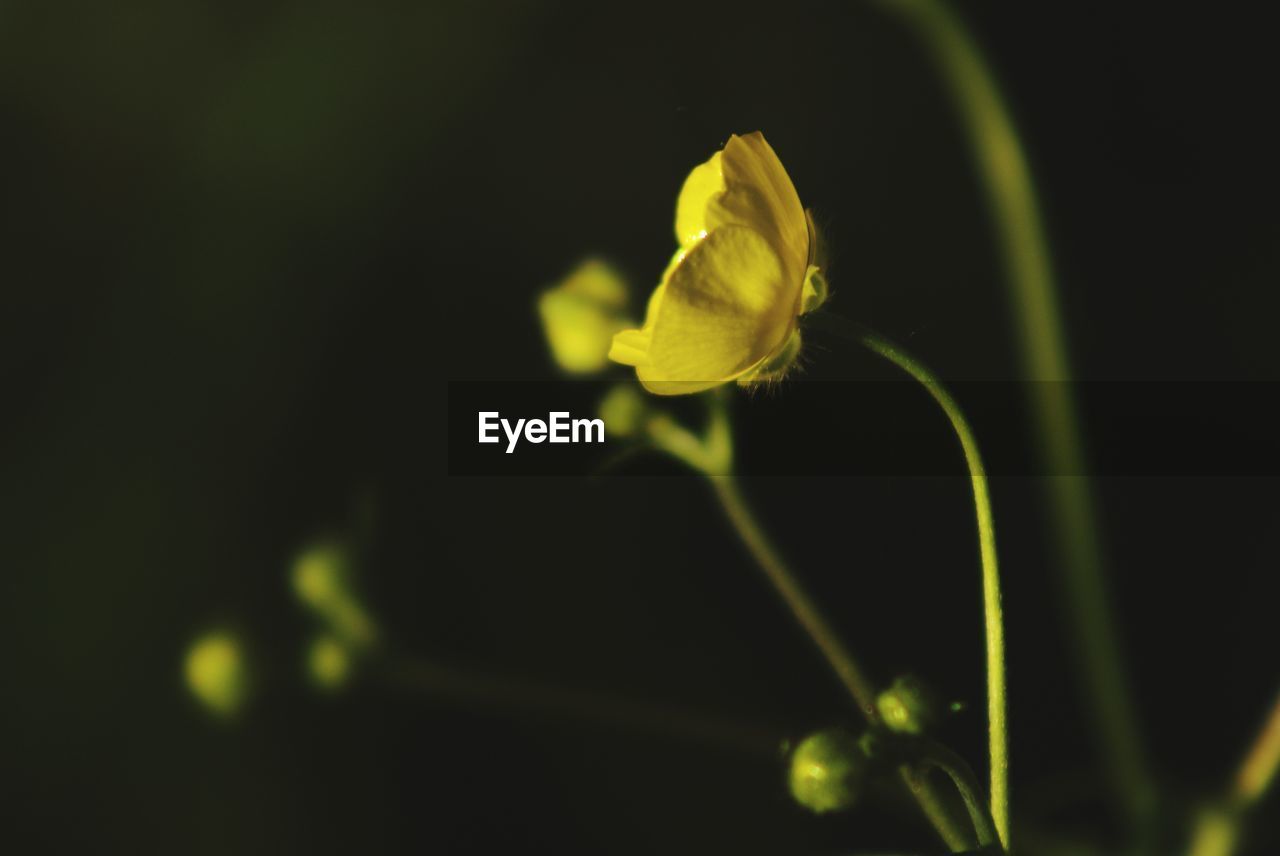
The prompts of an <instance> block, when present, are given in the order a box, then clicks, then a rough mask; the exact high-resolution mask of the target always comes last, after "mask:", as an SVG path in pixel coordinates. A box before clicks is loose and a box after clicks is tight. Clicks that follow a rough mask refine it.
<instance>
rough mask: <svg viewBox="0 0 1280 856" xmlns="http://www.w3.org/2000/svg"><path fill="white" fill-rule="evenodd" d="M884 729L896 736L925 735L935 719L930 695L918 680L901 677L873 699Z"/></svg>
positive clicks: (935, 714)
mask: <svg viewBox="0 0 1280 856" xmlns="http://www.w3.org/2000/svg"><path fill="white" fill-rule="evenodd" d="M876 709H877V710H878V711H879V712H880V718H881V719H883V720H884V725H885V728H887V729H889V730H890V731H894V732H897V733H898V734H915V735H918V734H924V733H925V732H926V731H929V730H930V729H931V728H933V725H934V723H935V722H937V719H938V705H937V701H936V699H935V698H934V696H933V693H932V692H931V691H930V690H929V688H928V687H926V686H925V685H924V684H923V683H922V682H921V681H920V680H919V679H918V678H916V677H913V676H911V675H904V676H902V677H900V678H898V679H897V680H895V681H894V682H893V685H892V686H891V687H889V689H887V690H885V691H884V692H882V693H880V695H879V696H877V697H876Z"/></svg>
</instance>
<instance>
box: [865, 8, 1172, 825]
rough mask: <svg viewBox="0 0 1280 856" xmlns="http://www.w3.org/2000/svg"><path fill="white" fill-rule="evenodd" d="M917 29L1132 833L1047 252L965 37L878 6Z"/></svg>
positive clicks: (1108, 634) (1136, 775)
mask: <svg viewBox="0 0 1280 856" xmlns="http://www.w3.org/2000/svg"><path fill="white" fill-rule="evenodd" d="M881 5H882V6H883V7H884V8H885V9H886V10H888V11H890V12H892V13H893V14H895V15H898V16H900V17H901V18H902V19H903V20H904V21H905V22H906V23H908V24H909V25H910V26H911V27H913V28H914V29H915V30H916V32H917V33H918V35H919V36H920V38H921V40H922V41H923V42H924V44H925V46H926V47H927V48H928V50H929V52H930V54H931V55H932V58H933V59H934V61H935V62H936V63H937V64H938V66H939V68H940V69H941V71H942V72H943V77H944V78H945V80H946V83H947V85H948V86H949V88H950V92H951V96H952V99H953V100H954V102H955V105H956V108H957V110H958V112H959V113H960V117H961V119H962V121H963V123H964V126H965V130H966V131H967V133H968V136H969V142H970V147H971V149H972V151H973V155H974V158H975V160H976V162H977V166H978V168H979V171H980V174H981V176H982V179H983V186H984V188H985V190H986V194H987V202H988V207H989V209H990V211H991V215H992V218H993V221H994V225H995V227H996V232H997V239H998V244H999V250H1000V253H1001V255H1002V257H1003V260H1004V267H1005V269H1006V272H1007V275H1008V279H1009V284H1010V289H1011V291H1010V296H1011V298H1012V301H1013V305H1014V309H1015V314H1016V317H1017V319H1018V342H1019V347H1020V350H1021V353H1022V362H1023V367H1024V373H1025V375H1026V376H1027V377H1028V378H1029V379H1031V380H1032V381H1036V383H1034V384H1033V385H1032V386H1033V393H1032V395H1033V405H1034V412H1035V418H1036V422H1037V426H1038V430H1039V432H1040V434H1041V436H1042V438H1043V446H1042V455H1043V457H1044V459H1045V462H1046V464H1047V466H1048V471H1049V472H1052V473H1056V474H1058V477H1056V478H1051V479H1048V480H1047V483H1046V489H1047V491H1048V499H1049V503H1050V507H1051V509H1052V512H1053V513H1052V520H1053V525H1054V532H1055V540H1056V543H1057V545H1058V551H1059V554H1060V555H1061V556H1062V562H1063V570H1064V573H1065V579H1064V582H1065V590H1066V593H1067V605H1068V609H1069V610H1070V612H1071V614H1072V616H1073V618H1074V621H1075V624H1076V627H1077V632H1076V633H1075V634H1074V639H1075V642H1076V645H1077V660H1078V662H1079V663H1080V666H1081V669H1082V673H1083V680H1084V683H1085V686H1086V687H1087V688H1088V690H1089V698H1090V700H1091V701H1092V703H1093V705H1094V718H1095V724H1096V727H1097V729H1098V732H1099V734H1100V736H1101V738H1102V741H1103V750H1104V753H1103V754H1104V757H1105V758H1106V759H1107V761H1108V764H1109V769H1110V770H1111V774H1112V779H1113V788H1114V789H1115V791H1116V793H1117V795H1118V796H1119V798H1120V799H1121V800H1122V802H1123V804H1124V805H1125V806H1126V808H1127V810H1128V811H1129V813H1130V817H1131V820H1132V822H1133V823H1134V825H1135V827H1141V826H1143V825H1145V824H1146V823H1147V821H1148V819H1149V818H1150V815H1151V811H1152V806H1153V800H1154V787H1153V785H1152V783H1151V779H1150V776H1149V774H1148V771H1147V766H1146V762H1145V760H1144V758H1143V751H1142V745H1141V742H1140V739H1139V738H1140V732H1139V730H1138V725H1137V717H1136V715H1135V713H1134V709H1133V704H1132V701H1131V699H1130V697H1129V692H1128V684H1127V682H1126V680H1125V672H1124V668H1123V664H1122V661H1121V659H1120V656H1119V654H1118V652H1119V644H1118V641H1117V639H1116V635H1115V631H1114V621H1113V618H1112V614H1111V612H1112V610H1111V606H1110V603H1109V600H1108V596H1107V591H1106V586H1105V584H1104V568H1103V560H1102V555H1101V547H1100V542H1099V536H1098V524H1097V519H1096V514H1095V511H1094V502H1093V496H1092V492H1091V488H1090V486H1089V483H1088V480H1087V479H1086V478H1085V477H1084V475H1083V473H1084V452H1083V443H1082V441H1081V437H1080V429H1079V420H1078V417H1077V415H1076V405H1075V401H1074V397H1073V395H1072V393H1071V390H1070V388H1069V386H1068V384H1069V382H1070V379H1071V369H1070V363H1069V360H1068V356H1067V347H1066V342H1065V334H1064V332H1063V324H1062V319H1061V312H1060V309H1059V305H1058V288H1057V285H1056V283H1055V280H1054V275H1053V266H1052V263H1051V260H1050V253H1049V242H1048V239H1047V237H1046V234H1045V228H1044V223H1043V221H1042V219H1041V216H1040V209H1039V205H1038V203H1037V199H1036V191H1035V183H1034V181H1033V180H1032V176H1031V169H1030V166H1029V165H1028V162H1027V157H1026V153H1025V152H1024V150H1023V147H1022V142H1021V140H1020V139H1019V138H1018V133H1017V129H1016V127H1015V126H1014V123H1013V119H1012V117H1011V115H1010V111H1009V108H1008V106H1007V105H1006V103H1005V101H1004V98H1003V97H1002V95H1001V93H1000V89H999V86H998V85H997V83H996V80H995V76H994V75H993V74H992V72H991V69H990V68H989V67H988V65H987V63H986V61H985V60H984V58H983V56H982V54H981V52H980V51H979V49H978V47H977V46H976V45H975V44H974V41H973V38H972V36H971V35H970V34H969V32H968V31H967V29H966V28H965V26H964V24H963V22H962V21H961V20H960V19H959V18H958V17H957V16H956V14H955V13H954V11H952V9H951V8H950V7H949V5H948V4H946V3H944V2H941V0H881Z"/></svg>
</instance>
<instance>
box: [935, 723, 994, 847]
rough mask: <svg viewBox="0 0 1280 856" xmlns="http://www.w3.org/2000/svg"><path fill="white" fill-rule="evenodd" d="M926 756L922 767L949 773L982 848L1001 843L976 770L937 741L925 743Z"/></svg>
mask: <svg viewBox="0 0 1280 856" xmlns="http://www.w3.org/2000/svg"><path fill="white" fill-rule="evenodd" d="M921 745H923V747H924V754H923V756H922V757H921V758H920V763H922V764H924V765H925V766H928V767H934V768H936V769H939V770H941V771H942V772H944V773H946V774H947V776H948V777H950V779H951V781H952V783H953V784H954V785H955V786H956V790H957V791H959V792H960V798H961V799H962V800H964V807H965V809H967V810H968V812H969V820H970V821H971V822H972V823H973V831H974V832H975V833H976V834H977V836H978V846H979V847H987V846H989V845H991V844H995V843H996V841H997V837H996V830H995V827H994V826H993V825H992V820H991V813H990V812H989V811H987V807H986V806H985V805H983V803H982V790H981V789H980V788H979V787H978V782H977V779H975V778H974V775H973V770H971V769H969V765H968V764H966V763H965V762H964V759H963V758H961V757H960V756H959V755H957V754H956V753H955V752H952V751H951V750H950V749H948V748H947V747H946V746H943V745H942V744H941V743H939V742H937V741H936V740H922V741H921Z"/></svg>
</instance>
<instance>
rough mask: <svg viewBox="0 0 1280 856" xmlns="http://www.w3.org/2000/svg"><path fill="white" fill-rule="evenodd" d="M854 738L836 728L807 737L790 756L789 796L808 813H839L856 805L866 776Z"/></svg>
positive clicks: (860, 749) (862, 755)
mask: <svg viewBox="0 0 1280 856" xmlns="http://www.w3.org/2000/svg"><path fill="white" fill-rule="evenodd" d="M867 768H868V763H867V758H866V755H865V754H863V750H862V747H861V746H860V745H859V743H858V740H857V738H855V737H854V736H853V735H851V734H849V733H848V732H847V731H843V730H841V729H839V728H828V729H825V730H823V731H818V732H815V733H814V734H810V735H809V736H808V737H806V738H805V739H804V740H802V741H800V744H799V745H798V746H796V748H795V751H794V752H792V753H791V766H790V770H789V772H788V776H787V778H788V785H789V786H790V788H791V796H792V797H794V798H795V801H796V802H798V803H800V805H802V806H804V807H805V808H807V809H809V810H810V811H813V812H816V813H818V814H821V813H823V812H829V811H840V810H842V809H846V808H849V807H850V806H851V805H853V804H854V803H855V802H857V799H858V795H859V794H860V793H861V792H862V786H863V783H864V780H865V779H866V775H867Z"/></svg>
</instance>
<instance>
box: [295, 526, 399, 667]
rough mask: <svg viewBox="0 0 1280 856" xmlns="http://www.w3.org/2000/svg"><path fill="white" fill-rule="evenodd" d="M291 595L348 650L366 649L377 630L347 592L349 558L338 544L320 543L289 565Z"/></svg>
mask: <svg viewBox="0 0 1280 856" xmlns="http://www.w3.org/2000/svg"><path fill="white" fill-rule="evenodd" d="M292 580H293V591H294V593H295V594H296V595H297V596H298V599H299V600H301V601H302V602H303V603H304V604H305V605H306V606H307V607H308V608H310V609H311V610H312V611H314V612H315V613H316V614H317V615H318V616H319V617H320V618H321V619H323V620H324V621H325V622H326V623H327V624H328V625H329V629H331V630H332V631H333V632H334V633H335V634H336V635H337V636H339V637H340V638H341V639H342V640H343V641H344V642H346V643H347V644H348V645H349V646H352V647H355V648H368V647H370V646H372V645H373V644H374V642H376V641H377V635H378V633H377V628H376V626H375V625H374V623H373V620H372V619H371V618H369V616H368V615H367V614H366V613H365V610H364V607H363V606H362V605H361V604H360V602H359V601H358V600H357V599H356V597H355V595H354V594H353V593H352V591H351V557H350V553H349V551H348V550H347V549H346V547H344V546H343V545H342V544H340V543H338V542H333V541H326V542H320V543H318V544H315V545H312V546H311V547H308V548H307V549H305V550H303V551H302V552H301V553H299V554H298V558H297V559H295V560H294V563H293V574H292Z"/></svg>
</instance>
